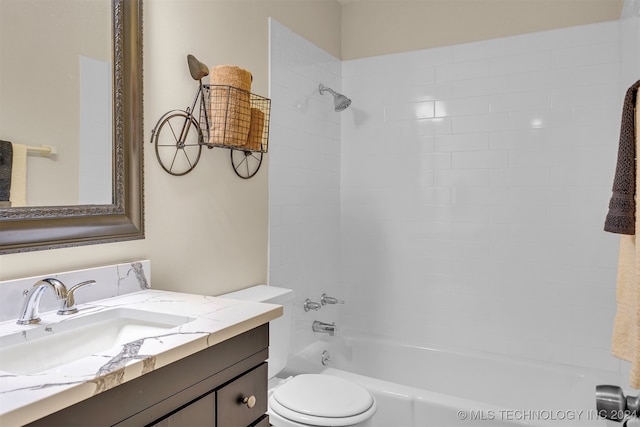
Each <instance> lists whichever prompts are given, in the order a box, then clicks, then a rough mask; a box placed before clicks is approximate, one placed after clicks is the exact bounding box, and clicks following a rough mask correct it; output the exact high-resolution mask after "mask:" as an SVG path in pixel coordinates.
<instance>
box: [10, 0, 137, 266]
mask: <svg viewBox="0 0 640 427" xmlns="http://www.w3.org/2000/svg"><path fill="white" fill-rule="evenodd" d="M112 11H113V16H112V19H113V53H114V67H113V70H114V88H113V89H114V91H113V93H114V95H115V98H114V104H113V105H114V116H113V117H114V123H113V130H114V133H113V134H114V147H113V148H114V149H113V164H114V171H113V172H114V173H113V204H111V205H78V206H49V207H48V206H36V207H24V208H23V207H20V208H0V254H8V253H18V252H27V251H35V250H45V249H55V248H60V247H69V246H79V245H91V244H100V243H109V242H116V241H122V240H134V239H143V238H144V182H143V108H142V107H143V100H142V95H143V90H142V83H143V79H142V0H112Z"/></svg>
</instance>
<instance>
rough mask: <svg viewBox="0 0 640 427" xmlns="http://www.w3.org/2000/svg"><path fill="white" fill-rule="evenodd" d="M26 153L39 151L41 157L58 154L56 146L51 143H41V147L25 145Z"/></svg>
mask: <svg viewBox="0 0 640 427" xmlns="http://www.w3.org/2000/svg"><path fill="white" fill-rule="evenodd" d="M27 152H28V153H40V155H41V156H42V157H49V156H52V155H54V154H58V148H57V147H54V146H52V145H42V146H41V147H31V146H27Z"/></svg>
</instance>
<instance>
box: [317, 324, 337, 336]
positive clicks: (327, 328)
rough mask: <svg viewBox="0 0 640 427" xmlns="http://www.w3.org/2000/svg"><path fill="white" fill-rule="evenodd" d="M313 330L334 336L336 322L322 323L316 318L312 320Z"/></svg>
mask: <svg viewBox="0 0 640 427" xmlns="http://www.w3.org/2000/svg"><path fill="white" fill-rule="evenodd" d="M312 328H313V332H322V333H325V334H329V335H330V336H334V335H335V334H336V324H335V322H334V323H324V322H318V321H317V320H316V321H314V322H313V327H312Z"/></svg>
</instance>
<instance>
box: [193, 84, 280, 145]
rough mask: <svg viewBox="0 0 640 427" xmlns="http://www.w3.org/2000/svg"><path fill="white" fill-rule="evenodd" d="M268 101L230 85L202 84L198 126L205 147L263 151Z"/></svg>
mask: <svg viewBox="0 0 640 427" xmlns="http://www.w3.org/2000/svg"><path fill="white" fill-rule="evenodd" d="M270 114H271V100H270V99H269V98H264V97H262V96H260V95H256V94H253V93H251V92H247V91H245V90H242V89H238V88H235V87H233V86H224V85H204V106H201V107H200V129H201V130H202V135H203V137H204V141H203V143H204V144H205V145H207V146H208V147H210V148H211V147H223V148H233V149H236V150H244V151H253V152H261V153H266V152H267V149H268V143H269V120H270Z"/></svg>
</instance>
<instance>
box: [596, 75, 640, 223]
mask: <svg viewBox="0 0 640 427" xmlns="http://www.w3.org/2000/svg"><path fill="white" fill-rule="evenodd" d="M639 87H640V80H638V81H637V82H635V83H634V84H633V85H632V86H631V87H630V88H629V89H628V90H627V93H626V95H625V97H624V103H623V105H622V119H621V121H620V141H619V145H618V163H617V164H616V175H615V178H614V180H613V195H612V196H611V201H610V202H609V212H608V213H607V217H606V219H605V223H604V229H605V231H609V232H611V233H619V234H630V235H632V234H635V233H636V231H635V230H636V229H635V213H636V202H635V195H636V132H635V111H634V107H635V105H636V98H637V96H636V94H637V93H638V88H639Z"/></svg>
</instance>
